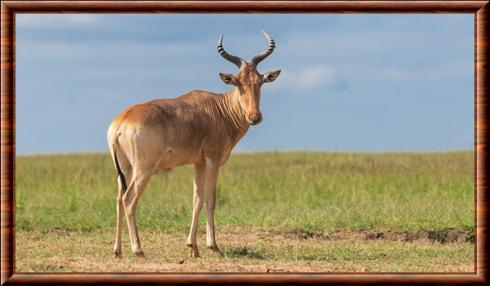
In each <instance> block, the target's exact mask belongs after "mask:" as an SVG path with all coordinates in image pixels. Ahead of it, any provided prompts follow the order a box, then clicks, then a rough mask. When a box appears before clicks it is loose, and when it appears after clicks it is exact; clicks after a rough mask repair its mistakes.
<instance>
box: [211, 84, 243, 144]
mask: <svg viewBox="0 0 490 286" xmlns="http://www.w3.org/2000/svg"><path fill="white" fill-rule="evenodd" d="M239 96H240V93H239V90H238V88H234V89H233V90H231V91H229V92H227V93H225V94H223V95H221V96H219V100H218V101H217V102H216V103H217V109H218V110H219V113H220V117H221V120H222V121H223V123H225V125H226V127H227V129H228V130H229V131H230V133H231V134H233V135H234V136H237V137H238V138H236V141H238V140H239V139H240V138H241V137H242V136H243V135H244V134H245V132H247V130H248V128H249V127H250V125H249V123H248V122H247V120H246V117H245V110H244V109H243V107H242V106H241V104H240V101H239Z"/></svg>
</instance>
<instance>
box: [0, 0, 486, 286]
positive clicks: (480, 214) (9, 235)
mask: <svg viewBox="0 0 490 286" xmlns="http://www.w3.org/2000/svg"><path fill="white" fill-rule="evenodd" d="M0 5H1V23H0V25H1V79H0V84H1V91H0V92H1V103H0V114H1V148H0V153H1V159H0V166H1V177H0V179H1V204H0V209H1V241H0V242H1V249H0V250H1V254H0V256H1V285H3V284H8V285H11V284H17V285H22V284H31V283H35V282H37V283H40V284H48V283H49V284H52V283H53V284H54V283H56V284H65V283H66V284H68V283H69V284H93V283H104V284H105V283H110V284H148V283H152V284H156V283H159V284H161V283H172V284H176V283H192V282H197V283H204V282H206V283H224V282H233V283H262V284H263V283H329V284H330V283H332V284H338V283H343V284H347V283H349V284H373V283H396V284H413V283H424V284H425V283H430V284H465V285H467V284H473V285H488V284H489V283H490V279H489V273H488V251H489V249H488V247H487V245H488V244H489V239H488V222H489V196H488V175H487V172H488V171H487V170H486V169H487V168H486V167H487V165H488V162H489V157H488V156H489V153H488V139H489V128H490V127H489V122H488V113H489V110H488V109H489V106H488V95H489V94H488V86H489V76H488V75H489V71H488V61H489V54H490V49H489V40H490V39H489V1H471V0H470V1H468V0H462V1H451V0H449V1H440V0H436V1H424V0H414V1H400V0H398V1H396V0H391V1H324V0H308V1H298V0H294V1H282V0H279V1H275V0H272V1H260V0H246V1H234V0H232V1H226V0H225V1H187V0H183V1H146V0H142V1H117V0H116V1H113V0H104V1H93V0H88V1H67V0H62V1H53V0H44V1H15V0H14V1H3V2H2V3H1V4H0ZM18 13H472V14H474V16H475V20H474V23H475V38H474V45H475V59H474V61H475V62H474V66H475V70H474V72H475V87H474V88H475V171H476V184H475V203H476V214H475V217H476V267H475V272H473V273H467V274H466V273H465V274H463V273H437V274H436V273H360V274H352V273H208V274H206V273H160V274H159V273H74V274H72V273H20V272H15V271H14V270H15V15H16V14H18Z"/></svg>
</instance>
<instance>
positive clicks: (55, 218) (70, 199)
mask: <svg viewBox="0 0 490 286" xmlns="http://www.w3.org/2000/svg"><path fill="white" fill-rule="evenodd" d="M192 173H193V168H192V166H185V167H180V168H176V169H174V170H172V171H171V172H168V173H159V174H156V175H154V176H153V178H152V180H151V182H150V184H149V186H148V187H147V189H146V190H145V193H144V194H143V197H142V199H141V200H140V203H139V205H138V210H137V221H138V226H139V227H141V228H145V229H158V230H161V231H175V230H179V231H184V230H187V228H188V227H189V224H190V221H191V212H192ZM16 202H17V203H16V204H17V211H16V220H17V228H18V229H20V230H41V231H43V230H48V229H51V228H64V229H77V230H90V229H96V228H103V227H113V226H114V225H115V221H116V218H115V213H116V210H115V204H116V177H115V171H114V168H113V164H112V162H111V160H110V157H109V155H108V154H103V153H100V154H69V155H45V156H18V157H17V160H16ZM473 212H474V168H473V153H472V152H470V151H465V152H445V153H380V154H361V153H329V152H264V153H250V154H234V155H233V156H232V157H231V158H230V160H229V162H228V163H227V164H226V165H225V166H224V167H223V168H222V170H221V172H220V178H219V184H218V190H217V208H216V215H215V216H216V220H217V226H218V228H220V227H238V226H240V227H254V228H262V229H267V230H271V231H281V232H282V231H286V232H288V231H295V230H307V231H318V232H325V233H328V232H331V231H333V230H345V229H347V230H354V229H387V230H395V231H398V230H399V231H403V230H441V229H447V228H456V229H464V230H472V229H473V228H474V213H473ZM204 213H205V212H203V214H202V216H201V220H202V221H203V219H204Z"/></svg>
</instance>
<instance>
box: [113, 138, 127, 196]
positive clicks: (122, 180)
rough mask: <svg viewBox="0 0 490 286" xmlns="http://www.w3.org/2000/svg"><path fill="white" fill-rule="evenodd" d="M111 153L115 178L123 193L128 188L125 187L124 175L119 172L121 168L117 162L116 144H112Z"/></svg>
mask: <svg viewBox="0 0 490 286" xmlns="http://www.w3.org/2000/svg"><path fill="white" fill-rule="evenodd" d="M112 151H113V152H114V163H116V171H117V178H118V179H119V180H120V182H121V186H122V192H123V193H124V192H126V190H127V189H128V187H127V185H126V178H125V177H124V174H123V172H122V171H121V166H119V161H118V160H117V153H116V144H112Z"/></svg>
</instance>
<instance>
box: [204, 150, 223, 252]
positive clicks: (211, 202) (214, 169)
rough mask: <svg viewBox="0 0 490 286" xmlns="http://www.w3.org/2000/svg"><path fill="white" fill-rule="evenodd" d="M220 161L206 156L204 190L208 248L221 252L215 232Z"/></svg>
mask: <svg viewBox="0 0 490 286" xmlns="http://www.w3.org/2000/svg"><path fill="white" fill-rule="evenodd" d="M218 171H219V162H216V161H213V160H211V159H208V158H206V176H205V179H204V192H205V194H206V216H207V225H206V244H207V246H208V248H210V249H212V250H213V251H214V252H216V253H220V250H219V248H218V245H217V244H216V237H215V232H214V209H215V206H216V183H217V181H218Z"/></svg>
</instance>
